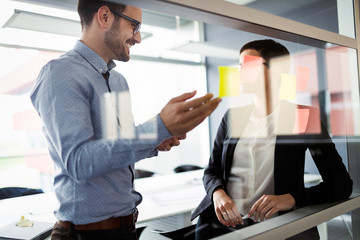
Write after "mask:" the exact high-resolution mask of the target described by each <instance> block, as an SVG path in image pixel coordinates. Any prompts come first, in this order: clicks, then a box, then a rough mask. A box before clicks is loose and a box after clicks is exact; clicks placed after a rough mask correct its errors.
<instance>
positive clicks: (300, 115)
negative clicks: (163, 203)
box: [293, 109, 310, 134]
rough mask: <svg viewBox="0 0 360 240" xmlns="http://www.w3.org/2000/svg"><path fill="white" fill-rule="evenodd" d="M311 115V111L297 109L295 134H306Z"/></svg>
mask: <svg viewBox="0 0 360 240" xmlns="http://www.w3.org/2000/svg"><path fill="white" fill-rule="evenodd" d="M309 115H310V111H309V109H295V123H294V129H293V133H294V134H300V133H305V130H306V127H307V124H308V121H309Z"/></svg>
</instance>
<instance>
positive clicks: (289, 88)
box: [279, 73, 296, 100]
mask: <svg viewBox="0 0 360 240" xmlns="http://www.w3.org/2000/svg"><path fill="white" fill-rule="evenodd" d="M295 96H296V76H295V75H292V74H287V73H282V74H281V86H280V95H279V98H280V99H284V100H295Z"/></svg>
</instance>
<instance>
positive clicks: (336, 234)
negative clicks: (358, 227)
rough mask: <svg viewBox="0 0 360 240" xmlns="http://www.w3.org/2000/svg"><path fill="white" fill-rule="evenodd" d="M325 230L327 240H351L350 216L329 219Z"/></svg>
mask: <svg viewBox="0 0 360 240" xmlns="http://www.w3.org/2000/svg"><path fill="white" fill-rule="evenodd" d="M327 229H328V240H352V234H351V231H352V226H351V217H350V215H342V216H340V217H337V218H334V219H331V220H330V221H329V222H328V223H327ZM349 231H350V233H349Z"/></svg>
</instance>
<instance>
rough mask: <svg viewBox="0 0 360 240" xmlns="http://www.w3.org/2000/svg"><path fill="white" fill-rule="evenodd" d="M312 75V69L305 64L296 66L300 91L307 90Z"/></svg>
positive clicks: (297, 83)
mask: <svg viewBox="0 0 360 240" xmlns="http://www.w3.org/2000/svg"><path fill="white" fill-rule="evenodd" d="M309 77H310V69H309V68H308V67H304V66H297V67H296V79H297V82H296V89H297V90H300V91H305V90H306V88H307V86H308V83H309Z"/></svg>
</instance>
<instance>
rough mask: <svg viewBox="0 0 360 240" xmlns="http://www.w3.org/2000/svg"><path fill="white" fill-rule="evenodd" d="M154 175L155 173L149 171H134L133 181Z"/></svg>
mask: <svg viewBox="0 0 360 240" xmlns="http://www.w3.org/2000/svg"><path fill="white" fill-rule="evenodd" d="M154 174H155V173H154V172H151V171H147V170H142V169H135V179H137V178H146V177H151V176H152V175H154Z"/></svg>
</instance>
